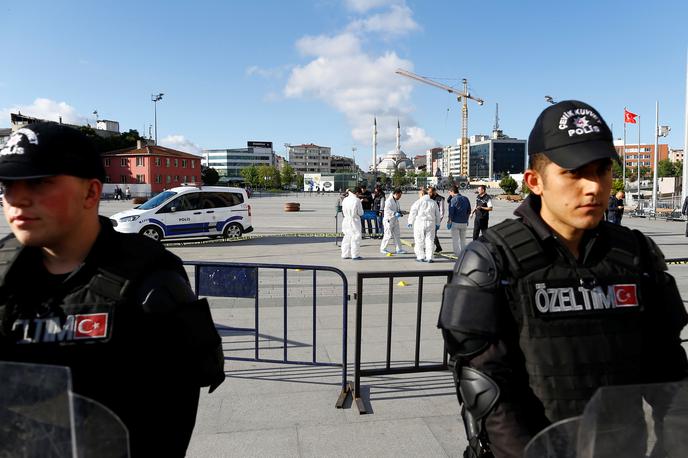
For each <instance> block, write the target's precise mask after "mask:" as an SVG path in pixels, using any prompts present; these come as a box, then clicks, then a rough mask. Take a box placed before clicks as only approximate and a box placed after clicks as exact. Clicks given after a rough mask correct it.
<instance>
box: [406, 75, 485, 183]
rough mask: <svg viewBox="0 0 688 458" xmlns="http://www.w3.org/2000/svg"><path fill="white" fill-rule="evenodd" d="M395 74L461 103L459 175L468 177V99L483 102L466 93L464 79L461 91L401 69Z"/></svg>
mask: <svg viewBox="0 0 688 458" xmlns="http://www.w3.org/2000/svg"><path fill="white" fill-rule="evenodd" d="M396 73H397V74H399V75H402V76H406V77H408V78H411V79H414V80H416V81H420V82H421V83H425V84H429V85H430V86H435V87H436V88H439V89H442V90H444V91H447V92H449V93H450V94H455V95H456V100H457V101H458V102H459V103H461V104H462V105H461V175H464V176H468V99H471V100H475V101H476V102H477V103H478V105H483V104H484V103H485V101H484V100H483V99H480V98H478V97H473V96H472V95H471V94H470V92H468V80H467V79H466V78H464V79H463V80H461V82H462V83H463V91H461V90H460V89H456V88H453V87H451V86H446V85H444V84H442V83H438V82H437V81H433V80H431V79H428V78H425V77H422V76H420V75H416V74H415V73H411V72H409V71H407V70H403V69H401V68H399V69H397V71H396Z"/></svg>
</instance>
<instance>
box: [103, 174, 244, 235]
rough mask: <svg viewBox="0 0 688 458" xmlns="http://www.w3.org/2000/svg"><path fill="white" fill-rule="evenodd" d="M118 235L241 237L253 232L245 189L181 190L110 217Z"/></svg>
mask: <svg viewBox="0 0 688 458" xmlns="http://www.w3.org/2000/svg"><path fill="white" fill-rule="evenodd" d="M110 220H111V221H112V225H113V226H114V227H115V230H116V231H119V232H126V233H139V234H143V235H145V236H148V237H150V238H152V239H155V240H162V239H164V238H165V239H166V238H175V237H199V236H206V237H219V236H223V237H240V236H241V235H242V234H243V233H246V232H251V231H253V226H252V225H251V206H250V205H249V204H248V196H247V195H246V191H245V190H243V189H242V188H225V187H219V186H214V187H213V186H182V187H178V188H172V189H169V190H167V191H163V192H161V193H160V194H158V195H157V196H155V197H153V198H152V199H150V200H148V201H147V202H145V203H144V204H141V205H139V206H138V207H136V208H134V209H131V210H126V211H123V212H120V213H116V214H114V215H112V216H111V217H110Z"/></svg>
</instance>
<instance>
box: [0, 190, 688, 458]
mask: <svg viewBox="0 0 688 458" xmlns="http://www.w3.org/2000/svg"><path fill="white" fill-rule="evenodd" d="M468 196H469V198H470V199H471V200H472V201H473V200H474V196H473V195H472V194H468ZM336 198H337V196H336V195H304V194H299V195H298V196H297V197H296V198H295V197H290V198H287V197H283V196H275V197H259V198H254V199H251V201H250V203H251V205H252V213H253V225H254V228H255V231H254V233H253V234H252V235H258V236H265V237H264V238H256V239H252V240H245V241H239V242H232V243H223V242H222V243H209V244H205V245H187V246H178V245H173V246H171V250H172V251H174V252H175V253H176V254H178V255H179V256H180V257H182V259H184V260H187V261H191V260H203V261H235V262H258V263H284V264H305V265H315V266H332V267H336V268H337V269H340V270H341V271H342V272H343V273H344V274H345V275H346V277H347V279H348V282H349V294H350V295H351V297H352V298H353V293H354V292H355V287H356V284H355V279H356V274H357V272H365V271H373V272H375V271H399V272H402V273H403V272H409V271H412V270H449V269H451V268H452V267H453V260H451V259H449V258H448V257H441V258H438V259H437V262H436V263H434V264H424V263H423V264H421V263H416V262H415V258H414V255H413V254H412V253H411V249H410V248H408V249H407V250H408V251H409V252H410V253H411V254H407V255H400V256H396V255H395V256H391V257H386V256H382V255H380V254H379V252H378V250H379V240H374V239H365V240H364V241H363V244H362V256H363V258H364V259H363V260H361V261H352V260H342V259H341V258H340V252H339V248H338V247H337V246H336V245H335V242H334V239H333V238H326V237H322V236H320V237H308V238H300V237H270V235H278V234H285V233H288V234H292V233H331V232H334V229H335V220H334V214H335V203H336ZM414 200H415V194H405V195H404V196H403V198H402V200H401V204H402V208H403V209H406V210H408V209H409V208H410V206H411V204H412V203H413V201H414ZM288 201H298V202H300V203H301V209H302V210H301V212H299V213H285V212H283V210H282V207H283V204H284V203H285V202H288ZM494 205H495V210H494V211H493V213H492V216H491V224H494V223H497V222H499V221H501V220H502V219H504V218H507V217H509V216H510V215H511V213H512V212H513V210H514V209H515V208H516V206H517V204H514V203H511V202H506V201H500V200H494ZM130 207H131V204H129V203H128V202H116V201H115V202H104V203H103V204H102V205H101V213H102V214H104V215H107V216H109V215H111V214H113V213H115V212H117V211H120V210H123V209H126V208H130ZM402 221H403V223H404V224H402V239H404V240H405V241H406V243H410V241H411V240H412V233H411V231H409V230H407V229H406V228H405V226H406V224H405V222H406V221H405V219H404V220H402ZM623 222H624V224H625V225H628V226H629V227H632V228H637V229H640V230H641V231H643V232H644V233H646V234H647V235H649V236H650V237H652V238H653V239H654V240H655V242H656V243H657V244H658V245H659V246H660V248H661V249H662V250H663V251H664V253H665V255H666V257H668V258H677V257H684V256H685V257H688V239H686V238H685V237H684V235H683V234H684V231H685V223H682V222H667V221H662V220H657V221H655V220H647V219H640V218H630V217H628V216H626V217H625V218H624V221H623ZM470 231H471V228H469V234H470V233H471V232H470ZM6 232H7V226H6V224H5V223H4V221H3V222H2V223H1V224H0V233H6ZM440 237H441V240H442V245H443V247H444V249H445V251H447V252H449V251H450V250H451V240H450V237H449V233H448V231H446V230H445V229H444V225H443V226H442V230H440ZM469 237H470V235H469ZM132 262H136V260H135V259H132ZM670 271H671V273H672V274H673V275H674V276H675V277H676V279H677V282H678V285H679V289H680V290H681V292H682V296H683V297H686V298H688V264H686V265H682V264H678V265H671V266H670ZM282 275H283V273H282V272H281V271H274V270H273V271H261V273H260V291H261V293H260V294H261V309H260V339H259V341H260V351H261V357H262V358H264V359H281V358H282V356H283V351H284V350H283V343H284V337H283V334H284V329H283V320H284V317H283V311H282V304H283V300H284V298H283V293H282V286H283V284H282V281H283V277H282ZM400 275H403V274H400ZM399 280H406V281H407V283H408V286H403V287H402V286H397V282H398V281H399ZM317 281H318V288H317V293H316V296H317V297H316V299H317V304H318V305H317V307H318V309H317V317H316V323H317V343H316V345H315V355H316V357H317V359H318V361H322V362H335V363H338V362H341V356H342V355H341V354H342V304H341V296H342V287H341V281H340V280H339V278H338V277H337V276H336V275H333V274H325V273H322V274H318V280H317ZM442 284H443V281H441V280H440V279H434V280H433V279H427V280H426V281H425V283H424V286H423V298H424V305H423V307H424V309H423V313H422V321H421V322H422V327H421V348H420V359H421V364H428V363H436V362H438V361H441V357H442V355H441V353H442V340H441V336H440V334H439V332H438V330H437V329H436V327H435V324H436V320H437V312H438V310H439V302H440V298H441V291H442ZM288 286H289V289H288V304H289V305H288V326H287V329H288V335H287V342H288V358H289V360H290V361H294V362H298V361H301V362H304V361H310V360H311V358H312V355H313V345H312V334H313V329H312V321H313V318H312V308H311V307H312V299H313V298H312V292H311V291H312V274H311V273H310V272H308V271H303V272H299V271H295V270H290V271H288ZM387 288H388V283H387V280H366V283H365V294H364V296H363V298H364V300H363V305H364V313H363V322H364V325H363V332H362V335H363V351H362V361H363V365H364V367H366V368H368V367H381V366H382V365H384V360H385V352H386V332H387V296H386V294H387ZM417 288H418V280H417V279H416V278H406V279H404V278H403V277H402V276H400V277H399V278H396V279H395V283H394V287H393V289H394V309H395V310H394V311H395V314H394V319H393V322H392V365H393V366H394V365H399V364H404V365H407V364H410V363H411V362H412V360H413V357H414V342H415V331H416V330H415V320H416V305H415V304H416V295H417ZM252 301H253V300H252V299H215V298H213V299H212V300H211V303H212V313H213V317H214V319H215V322H216V324H217V325H218V328H219V330H220V333H221V335H222V339H223V345H224V350H225V356H226V358H227V361H226V369H227V379H226V381H225V383H224V384H223V385H222V386H221V387H220V388H218V390H217V391H215V392H214V393H212V394H207V393H204V394H202V396H201V403H200V408H199V413H198V419H197V423H196V429H195V431H194V435H193V438H192V442H191V445H190V448H189V452H188V455H189V456H191V457H224V456H237V457H244V456H289V457H292V456H293V457H308V456H342V457H343V456H390V457H391V456H440V457H443V456H455V457H459V456H462V452H463V449H464V448H465V434H464V431H463V427H462V425H461V423H460V420H459V407H458V403H457V400H456V395H455V392H454V386H453V382H452V379H451V376H450V375H449V374H448V373H447V372H425V373H414V374H405V375H389V376H377V377H365V378H363V380H362V385H363V389H362V392H363V393H364V398H365V399H366V400H367V404H368V406H369V407H370V408H371V409H372V411H373V413H372V414H368V415H359V413H358V411H357V409H356V406H355V405H353V406H352V405H351V402H350V401H349V402H348V403H347V404H346V405H345V408H344V409H336V408H335V401H336V400H337V397H338V394H339V391H340V384H341V370H340V369H339V368H337V367H333V366H309V365H303V364H280V363H274V362H255V361H250V360H247V359H248V358H252V357H253V352H254V350H253V344H254V341H253V335H252V334H250V333H248V332H245V331H236V330H232V329H231V328H232V327H234V328H236V327H244V328H249V327H253V302H252ZM348 312H349V319H348V324H349V335H348V339H347V348H348V362H349V373H348V375H349V380H351V381H353V361H354V348H353V343H354V319H355V301H353V300H352V301H350V302H349V308H348ZM685 337H688V334H686V332H685V331H684V338H685ZM171 402H173V401H171Z"/></svg>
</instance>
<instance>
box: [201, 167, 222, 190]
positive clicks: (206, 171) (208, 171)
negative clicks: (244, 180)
mask: <svg viewBox="0 0 688 458" xmlns="http://www.w3.org/2000/svg"><path fill="white" fill-rule="evenodd" d="M219 180H220V174H219V173H217V170H215V169H214V168H212V167H206V166H205V165H202V166H201V181H202V182H203V184H204V185H208V186H212V185H214V184H217V182H218V181H219Z"/></svg>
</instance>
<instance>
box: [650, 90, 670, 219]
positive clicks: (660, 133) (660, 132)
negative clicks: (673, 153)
mask: <svg viewBox="0 0 688 458" xmlns="http://www.w3.org/2000/svg"><path fill="white" fill-rule="evenodd" d="M669 131H671V127H669V126H660V125H659V102H658V101H657V102H655V154H654V173H653V175H652V210H654V211H655V212H656V211H657V167H658V164H657V163H658V161H659V137H666V136H667V135H669ZM655 214H656V213H655Z"/></svg>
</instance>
